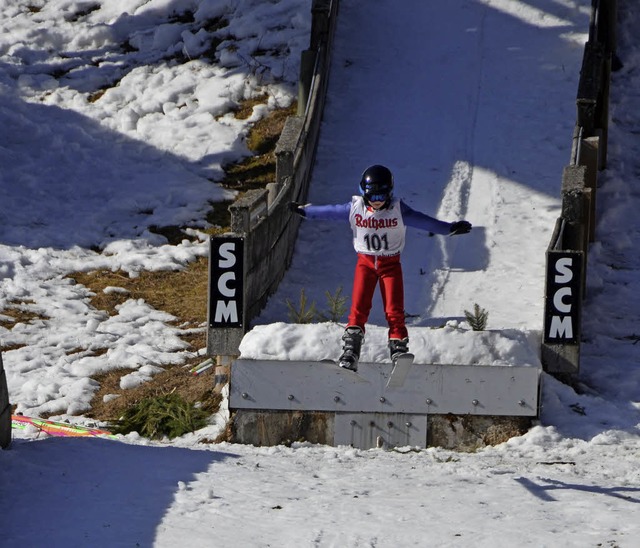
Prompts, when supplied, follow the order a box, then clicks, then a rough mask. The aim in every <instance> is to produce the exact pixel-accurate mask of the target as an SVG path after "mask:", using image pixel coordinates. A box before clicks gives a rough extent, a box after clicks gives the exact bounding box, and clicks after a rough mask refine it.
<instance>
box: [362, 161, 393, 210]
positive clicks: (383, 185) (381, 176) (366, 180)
mask: <svg viewBox="0 0 640 548" xmlns="http://www.w3.org/2000/svg"><path fill="white" fill-rule="evenodd" d="M360 193H361V194H362V195H363V196H364V199H365V202H367V203H368V202H386V201H387V200H389V199H390V198H391V195H392V194H393V175H392V173H391V171H389V169H388V168H386V167H384V166H379V165H375V166H370V167H368V168H367V169H365V170H364V173H363V174H362V179H361V180H360Z"/></svg>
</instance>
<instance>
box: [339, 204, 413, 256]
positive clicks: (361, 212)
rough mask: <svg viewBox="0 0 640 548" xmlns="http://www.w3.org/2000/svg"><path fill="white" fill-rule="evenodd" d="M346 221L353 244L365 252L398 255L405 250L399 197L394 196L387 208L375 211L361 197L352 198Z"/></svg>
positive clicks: (358, 249) (358, 250) (404, 228)
mask: <svg viewBox="0 0 640 548" xmlns="http://www.w3.org/2000/svg"><path fill="white" fill-rule="evenodd" d="M349 222H350V223H351V229H352V230H353V247H354V248H355V250H356V252H358V253H365V254H367V255H378V256H384V255H397V254H398V253H400V252H401V251H402V250H403V249H404V241H405V233H406V227H405V225H404V222H403V220H402V214H401V213H400V200H398V199H396V198H393V199H392V200H391V203H390V204H389V207H387V208H385V209H381V210H378V211H375V210H373V209H370V208H367V206H366V205H365V203H364V198H362V196H354V197H353V198H352V199H351V212H350V213H349Z"/></svg>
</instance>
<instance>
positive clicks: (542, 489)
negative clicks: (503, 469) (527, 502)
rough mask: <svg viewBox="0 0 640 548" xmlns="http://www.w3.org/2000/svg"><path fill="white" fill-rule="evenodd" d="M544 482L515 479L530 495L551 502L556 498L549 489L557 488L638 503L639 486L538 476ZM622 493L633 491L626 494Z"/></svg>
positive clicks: (639, 501) (554, 489)
mask: <svg viewBox="0 0 640 548" xmlns="http://www.w3.org/2000/svg"><path fill="white" fill-rule="evenodd" d="M540 479H541V481H543V482H544V483H535V482H534V481H531V480H530V479H528V478H516V481H517V482H518V483H519V484H520V485H522V486H523V487H524V488H525V489H526V490H527V491H529V492H530V493H531V494H532V495H534V496H536V497H537V498H539V499H540V500H543V501H546V502H553V501H556V500H557V499H556V498H554V497H553V496H552V495H551V494H550V491H557V490H559V489H571V490H573V491H584V492H587V493H595V494H600V495H607V496H610V497H614V498H617V499H622V500H626V501H627V502H633V503H636V504H638V503H640V487H598V486H595V485H580V484H578V483H566V482H564V481H559V480H553V479H547V478H540ZM624 493H633V494H634V496H632V495H627V494H624Z"/></svg>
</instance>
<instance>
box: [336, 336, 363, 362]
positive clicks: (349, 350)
mask: <svg viewBox="0 0 640 548" xmlns="http://www.w3.org/2000/svg"><path fill="white" fill-rule="evenodd" d="M363 339H364V333H363V332H362V329H360V328H359V327H356V326H353V327H347V328H346V329H345V330H344V335H342V340H343V341H344V345H343V346H342V356H340V359H339V360H338V365H339V366H340V367H344V368H345V369H350V370H351V371H357V370H358V360H359V359H360V347H361V346H362V341H363Z"/></svg>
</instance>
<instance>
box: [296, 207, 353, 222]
mask: <svg viewBox="0 0 640 548" xmlns="http://www.w3.org/2000/svg"><path fill="white" fill-rule="evenodd" d="M350 211H351V202H348V203H346V204H336V205H308V206H306V207H305V208H304V212H305V215H306V218H307V219H311V220H314V221H315V220H319V221H348V220H349V212H350Z"/></svg>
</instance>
